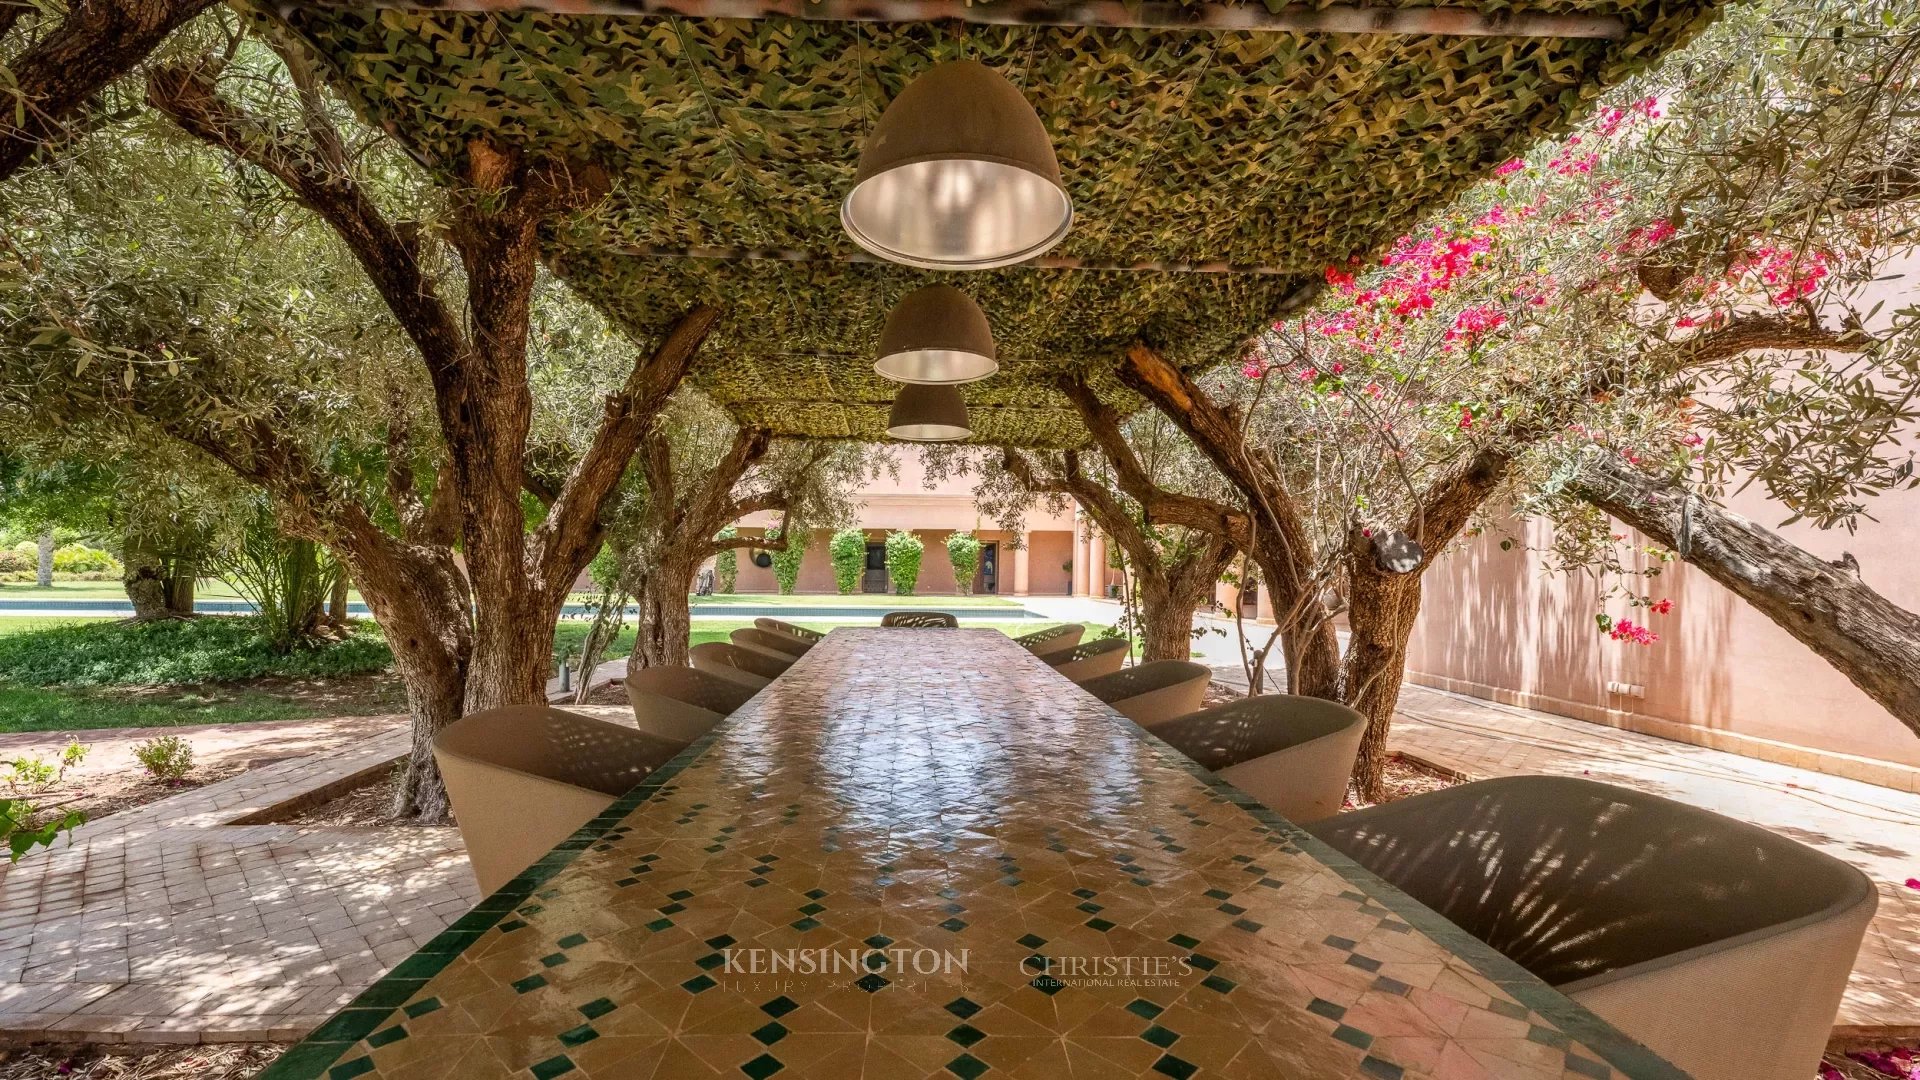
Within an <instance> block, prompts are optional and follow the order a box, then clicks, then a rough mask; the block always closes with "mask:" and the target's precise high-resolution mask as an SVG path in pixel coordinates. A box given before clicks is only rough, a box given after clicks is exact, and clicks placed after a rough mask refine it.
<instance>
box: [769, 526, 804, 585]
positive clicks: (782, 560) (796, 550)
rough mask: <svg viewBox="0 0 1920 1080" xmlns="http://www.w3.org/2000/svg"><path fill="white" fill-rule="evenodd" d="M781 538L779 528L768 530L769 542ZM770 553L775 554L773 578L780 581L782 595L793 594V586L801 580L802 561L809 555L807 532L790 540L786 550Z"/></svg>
mask: <svg viewBox="0 0 1920 1080" xmlns="http://www.w3.org/2000/svg"><path fill="white" fill-rule="evenodd" d="M779 539H780V530H779V529H768V530H767V540H768V542H769V543H771V542H774V541H777V540H779ZM768 554H770V555H772V556H773V580H775V581H777V582H779V583H780V595H781V596H792V595H793V587H794V585H795V584H797V583H798V582H799V580H800V561H801V560H802V559H805V558H806V557H807V534H806V533H804V532H803V533H801V534H800V535H798V536H796V537H794V538H793V539H792V540H790V541H788V543H787V546H786V548H785V549H784V550H781V551H773V552H768Z"/></svg>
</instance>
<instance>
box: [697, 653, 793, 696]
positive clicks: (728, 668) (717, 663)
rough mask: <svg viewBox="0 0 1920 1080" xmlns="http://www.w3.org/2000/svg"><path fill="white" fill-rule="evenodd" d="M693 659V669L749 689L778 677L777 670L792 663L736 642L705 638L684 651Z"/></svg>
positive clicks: (788, 666) (762, 685) (755, 688)
mask: <svg viewBox="0 0 1920 1080" xmlns="http://www.w3.org/2000/svg"><path fill="white" fill-rule="evenodd" d="M688 656H689V658H690V659H691V660H692V661H693V668H694V670H695V671H704V672H706V673H707V674H709V675H717V676H719V677H720V678H722V679H725V680H727V681H728V682H734V683H739V684H740V685H741V686H744V687H746V688H747V689H749V690H758V689H760V688H761V687H764V686H766V685H767V684H768V683H770V682H772V681H773V680H775V679H777V678H779V677H780V673H781V672H783V671H785V670H787V669H788V668H790V667H792V666H793V661H791V660H776V659H774V658H773V657H771V656H769V655H767V654H766V653H763V652H755V651H753V650H752V649H743V648H741V647H740V646H738V645H729V644H727V643H726V642H722V641H707V642H702V643H701V644H698V645H695V646H694V647H693V649H692V651H691V652H690V653H689V654H688Z"/></svg>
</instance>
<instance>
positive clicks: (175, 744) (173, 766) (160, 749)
mask: <svg viewBox="0 0 1920 1080" xmlns="http://www.w3.org/2000/svg"><path fill="white" fill-rule="evenodd" d="M133 759H134V760H135V761H138V762H139V763H140V767H141V768H143V769H145V770H147V775H148V776H151V777H153V778H154V779H155V780H158V781H160V782H162V783H166V784H175V783H179V782H180V781H181V780H184V779H186V777H187V774H188V773H190V772H192V771H193V747H191V746H189V745H187V740H185V739H183V738H181V737H180V736H178V735H156V736H155V737H153V738H151V739H148V740H147V741H146V742H143V743H134V744H133Z"/></svg>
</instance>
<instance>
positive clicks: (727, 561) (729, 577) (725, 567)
mask: <svg viewBox="0 0 1920 1080" xmlns="http://www.w3.org/2000/svg"><path fill="white" fill-rule="evenodd" d="M739 535H740V530H739V529H736V528H734V527H733V526H731V525H729V526H727V527H726V528H724V529H721V530H720V531H719V532H717V533H715V534H714V537H713V538H714V539H715V540H723V541H724V540H733V539H737V538H738V537H739ZM713 581H714V584H715V585H716V586H717V587H718V588H719V589H720V591H721V592H722V593H725V594H728V595H732V593H733V587H734V586H735V585H736V584H738V583H739V581H740V552H739V551H738V550H737V549H735V548H727V549H726V550H725V551H722V552H721V553H720V554H718V555H715V556H714V557H713Z"/></svg>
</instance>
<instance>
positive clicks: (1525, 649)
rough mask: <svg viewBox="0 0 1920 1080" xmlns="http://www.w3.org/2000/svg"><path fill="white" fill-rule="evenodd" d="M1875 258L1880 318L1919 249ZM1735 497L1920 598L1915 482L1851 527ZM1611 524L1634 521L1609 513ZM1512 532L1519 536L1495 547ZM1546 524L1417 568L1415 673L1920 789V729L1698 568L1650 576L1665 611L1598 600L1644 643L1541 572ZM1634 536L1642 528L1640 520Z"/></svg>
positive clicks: (1586, 595)
mask: <svg viewBox="0 0 1920 1080" xmlns="http://www.w3.org/2000/svg"><path fill="white" fill-rule="evenodd" d="M1881 269H1882V271H1883V275H1884V276H1882V277H1881V278H1880V280H1878V281H1876V282H1874V283H1873V284H1871V285H1868V286H1866V287H1865V288H1864V289H1863V290H1862V291H1861V293H1860V294H1859V296H1858V297H1856V299H1855V304H1856V306H1858V307H1859V308H1860V309H1861V310H1862V311H1868V310H1871V309H1872V308H1873V307H1874V305H1875V304H1876V303H1878V304H1880V305H1881V311H1880V313H1879V314H1878V315H1877V316H1875V317H1873V318H1872V319H1870V321H1869V327H1870V328H1875V329H1878V328H1883V327H1884V326H1885V325H1886V324H1887V322H1888V320H1889V319H1891V318H1892V312H1893V311H1894V310H1895V309H1897V308H1899V307H1902V306H1904V305H1907V304H1911V303H1912V289H1913V286H1912V284H1911V282H1912V281H1913V280H1914V279H1915V275H1916V274H1920V257H1917V256H1916V255H1915V254H1914V253H1912V252H1906V253H1902V254H1900V255H1898V256H1896V257H1894V258H1891V259H1888V260H1887V261H1886V262H1885V263H1884V264H1883V266H1882V268H1881ZM1908 434H1909V435H1911V434H1912V433H1908ZM1729 507H1730V508H1731V509H1732V510H1734V511H1735V512H1737V513H1740V514H1744V515H1745V516H1747V517H1749V518H1751V519H1753V520H1754V521H1756V522H1758V523H1759V524H1761V525H1764V526H1767V527H1769V528H1775V529H1776V531H1778V532H1779V533H1780V534H1781V535H1783V536H1784V537H1785V538H1787V539H1788V540H1791V541H1792V542H1794V543H1796V544H1798V545H1800V546H1801V547H1803V548H1806V549H1807V550H1808V551H1811V552H1813V553H1814V554H1816V555H1818V556H1820V557H1821V558H1824V559H1838V558H1839V557H1840V556H1841V553H1842V552H1851V553H1852V554H1853V556H1854V557H1855V558H1856V559H1858V560H1859V563H1860V568H1861V576H1862V577H1863V578H1864V579H1865V581H1866V582H1867V584H1869V585H1871V586H1873V587H1874V588H1875V589H1876V590H1878V591H1879V592H1880V593H1881V594H1882V595H1884V596H1885V597H1886V598H1887V599H1888V600H1890V601H1892V602H1893V603H1895V604H1898V605H1900V606H1901V607H1904V608H1908V609H1909V610H1914V609H1920V560H1916V559H1915V558H1914V542H1913V540H1914V537H1916V536H1920V492H1915V491H1904V492H1895V493H1893V494H1889V495H1883V496H1881V497H1879V498H1877V499H1873V500H1871V502H1870V504H1869V507H1868V511H1869V512H1870V513H1871V514H1872V515H1873V516H1874V518H1875V519H1876V520H1865V519H1862V520H1861V521H1860V522H1859V524H1858V530H1857V531H1856V532H1853V533H1848V532H1847V531H1846V530H1844V529H1834V530H1821V529H1816V528H1813V527H1812V526H1809V525H1805V524H1796V525H1790V526H1781V525H1780V524H1779V523H1780V522H1782V521H1783V520H1785V519H1786V518H1787V516H1788V513H1787V511H1786V510H1785V509H1784V508H1783V507H1781V506H1780V505H1779V504H1777V503H1773V502H1770V501H1769V500H1768V499H1767V498H1766V497H1765V495H1764V493H1763V492H1762V491H1761V490H1760V488H1759V486H1758V485H1755V486H1753V487H1750V488H1748V489H1747V490H1746V491H1743V492H1739V493H1737V494H1735V495H1733V496H1731V497H1730V499H1729ZM1616 531H1617V532H1622V533H1626V532H1628V531H1629V530H1627V529H1626V528H1625V527H1624V526H1620V525H1618V524H1617V523H1616ZM1508 535H1511V536H1512V537H1513V538H1514V539H1515V540H1516V541H1520V542H1516V543H1515V544H1514V545H1513V547H1512V549H1511V550H1507V551H1502V550H1501V549H1500V540H1501V539H1502V538H1503V537H1505V536H1508ZM1548 537H1549V534H1548V532H1547V527H1546V526H1545V525H1544V524H1541V523H1539V522H1526V523H1513V524H1510V525H1509V526H1508V527H1507V529H1506V530H1502V529H1500V528H1495V529H1490V530H1489V531H1488V532H1487V533H1486V534H1484V535H1482V536H1481V537H1478V538H1476V539H1474V540H1472V541H1469V542H1467V543H1466V544H1464V545H1463V546H1462V547H1460V548H1459V549H1458V550H1456V551H1452V552H1449V553H1448V554H1446V555H1444V556H1442V558H1441V559H1440V561H1439V562H1437V563H1436V564H1435V566H1434V567H1433V569H1432V570H1431V571H1429V572H1428V574H1427V580H1426V598H1425V603H1424V606H1423V609H1422V613H1421V617H1420V621H1419V624H1418V627H1417V628H1416V630H1415V633H1414V638H1413V641H1412V648H1411V652H1410V655H1409V662H1408V670H1409V673H1410V676H1411V677H1412V678H1414V679H1415V681H1419V682H1426V683H1429V684H1432V685H1440V686H1447V687H1451V688H1453V689H1458V690H1463V691H1466V692H1469V693H1476V694H1480V695H1482V696H1488V697H1495V698H1500V699H1503V700H1509V701H1513V702H1515V703H1518V704H1524V705H1529V706H1534V707H1538V708H1544V709H1548V710H1550V711H1554V712H1561V713H1565V714H1567V715H1572V716H1579V717H1583V718H1586V719H1592V720H1598V721H1601V722H1605V723H1612V724H1616V725H1618V726H1623V727H1629V728H1634V729H1637V730H1643V731H1648V732H1650V733H1652V734H1657V735H1663V736H1666V737H1669V738H1676V739H1681V740H1684V741H1688V742H1695V743H1700V744H1702V745H1708V746H1717V747H1720V748H1722V749H1728V750H1735V751H1738V752H1742V753H1749V754H1753V755H1755V756H1759V757H1766V758H1769V759H1772V760H1778V761H1786V762H1789V763H1791V764H1797V765H1805V766H1808V767H1813V768H1820V769H1823V770H1825V771H1830V772H1838V773H1841V774H1843V775H1851V776H1855V777H1856V778H1858V779H1864V780H1871V781H1874V782H1880V783H1888V784H1892V785H1893V786H1897V787H1905V788H1909V789H1920V769H1917V768H1916V767H1920V738H1916V737H1915V736H1914V735H1913V734H1912V733H1911V732H1909V731H1908V730H1907V729H1906V727H1905V726H1903V725H1902V724H1900V722H1899V721H1897V720H1895V719H1894V718H1893V717H1892V716H1891V715H1889V714H1888V713H1887V712H1886V710H1884V709H1882V708H1881V707H1880V706H1879V705H1877V704H1875V703H1874V702H1873V701H1872V700H1871V699H1870V698H1868V697H1867V696H1866V695H1865V694H1863V693H1861V692H1860V691H1859V690H1857V689H1855V688H1854V686H1853V684H1852V683H1850V682H1848V681H1847V679H1846V678H1845V677H1843V676H1842V675H1840V674H1839V673H1838V672H1836V671H1835V670H1834V669H1833V668H1832V667H1831V666H1830V665H1829V664H1827V663H1826V662H1825V661H1824V660H1822V659H1820V658H1819V657H1818V656H1816V655H1815V654H1814V653H1813V652H1812V651H1811V650H1809V649H1808V648H1806V647H1805V646H1803V645H1801V644H1800V643H1799V642H1797V641H1795V640H1794V639H1793V638H1792V637H1791V636H1789V635H1788V634H1787V633H1786V632H1785V631H1784V630H1781V629H1780V628H1779V627H1777V626H1775V625H1774V624H1773V622H1772V621H1771V620H1769V619H1768V618H1766V617H1765V616H1763V615H1761V614H1759V613H1758V612H1756V611H1754V610H1753V609H1751V608H1750V607H1748V606H1747V605H1746V604H1745V603H1743V602H1742V601H1741V600H1740V599H1739V598H1737V597H1735V596H1734V595H1733V594H1732V593H1730V592H1728V591H1726V590H1725V589H1723V588H1721V587H1720V586H1719V585H1717V584H1715V583H1714V582H1713V581H1712V580H1711V579H1709V578H1708V577H1707V576H1706V575H1705V574H1703V573H1701V572H1699V571H1697V570H1694V569H1693V568H1691V567H1688V566H1686V565H1684V564H1680V563H1673V564H1670V565H1669V566H1668V568H1667V569H1666V571H1665V572H1664V573H1663V574H1662V575H1661V576H1660V577H1658V578H1655V579H1652V581H1651V583H1650V584H1649V585H1648V586H1647V587H1648V588H1649V589H1650V591H1651V592H1652V594H1653V595H1654V596H1655V597H1656V598H1657V597H1661V596H1665V597H1668V598H1670V599H1672V600H1673V602H1674V611H1673V613H1672V614H1670V615H1667V616H1660V615H1648V614H1647V613H1645V612H1644V611H1634V610H1632V609H1630V608H1628V607H1627V605H1626V604H1625V603H1624V601H1614V602H1612V603H1609V604H1607V605H1606V606H1605V607H1604V610H1606V611H1608V612H1609V613H1610V614H1612V615H1614V616H1615V617H1616V618H1618V617H1620V616H1630V617H1632V618H1634V620H1635V621H1636V622H1646V623H1647V624H1648V625H1650V626H1651V628H1652V629H1653V630H1654V631H1655V632H1656V633H1658V634H1659V635H1660V640H1659V641H1658V642H1655V643H1654V644H1652V645H1650V646H1640V645H1634V644H1630V643H1625V642H1618V641H1613V640H1611V639H1610V638H1608V637H1607V636H1606V635H1604V634H1602V633H1600V632H1599V630H1598V628H1597V627H1596V625H1595V623H1594V615H1595V614H1596V613H1597V612H1599V611H1601V610H1603V606H1602V603H1601V598H1600V590H1599V587H1598V586H1597V585H1596V584H1595V583H1594V582H1592V581H1591V580H1589V579H1587V578H1585V577H1567V576H1564V575H1550V574H1548V573H1546V572H1545V571H1544V570H1543V569H1542V568H1541V566H1540V562H1541V560H1540V557H1539V556H1538V555H1537V554H1533V553H1530V552H1528V551H1527V550H1526V549H1527V548H1534V549H1536V550H1537V549H1539V548H1541V547H1544V546H1545V544H1546V543H1547V540H1548ZM1633 541H1634V543H1635V544H1636V545H1642V544H1644V543H1645V541H1644V540H1643V539H1642V538H1640V537H1638V536H1637V535H1635V536H1633ZM1609 683H1614V684H1622V685H1623V686H1624V687H1625V688H1626V691H1625V692H1621V688H1620V687H1619V686H1615V687H1612V688H1610V687H1609Z"/></svg>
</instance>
